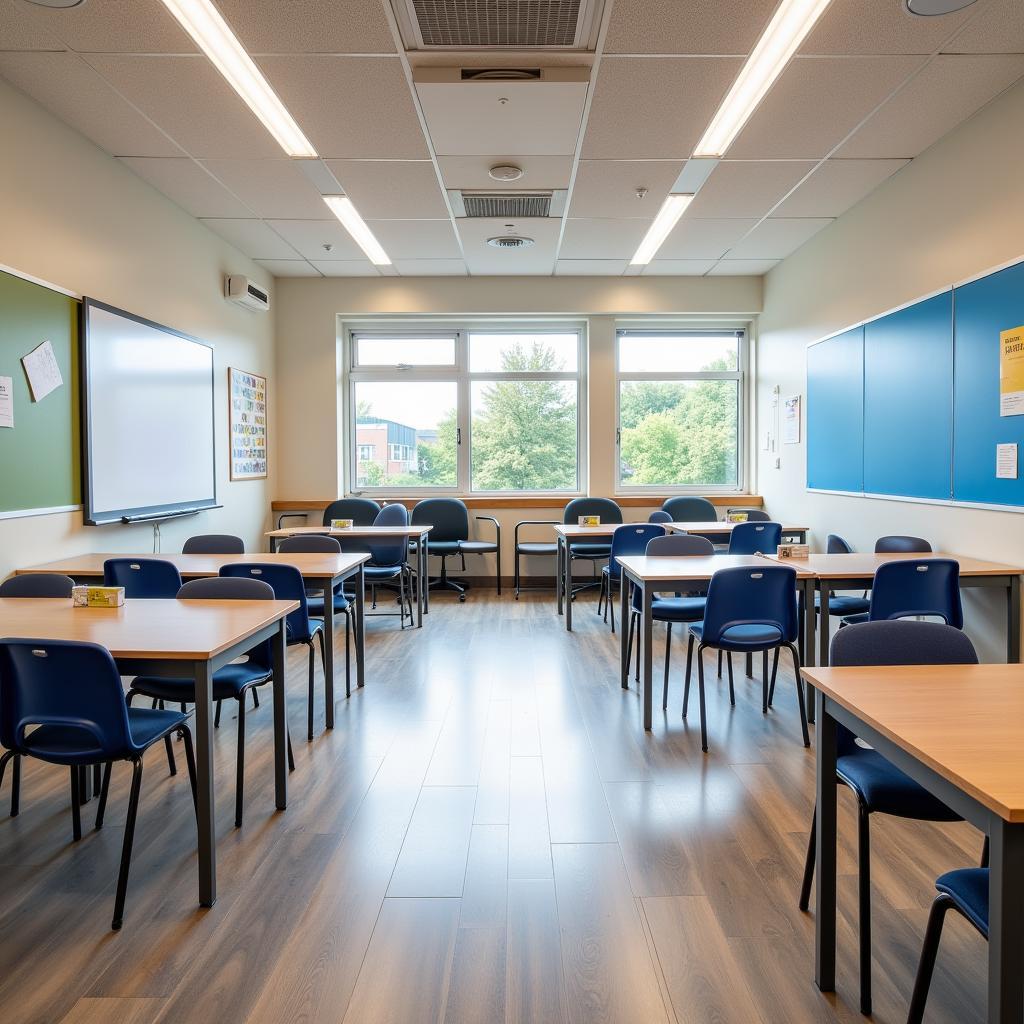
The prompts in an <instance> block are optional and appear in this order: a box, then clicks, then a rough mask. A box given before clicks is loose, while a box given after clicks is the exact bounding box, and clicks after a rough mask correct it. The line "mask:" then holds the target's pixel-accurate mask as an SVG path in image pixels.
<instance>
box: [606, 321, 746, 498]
mask: <svg viewBox="0 0 1024 1024" xmlns="http://www.w3.org/2000/svg"><path fill="white" fill-rule="evenodd" d="M687 334H689V335H694V336H696V337H702V338H714V337H719V338H733V337H734V338H736V366H737V369H735V370H722V371H706V372H704V371H696V370H693V371H685V370H667V371H664V372H659V371H654V370H642V371H639V370H623V369H621V367H620V365H619V359H620V355H621V349H620V344H619V341H620V338H622V337H623V336H624V335H625V336H628V335H634V336H641V337H658V336H663V337H679V336H680V335H687ZM614 344H615V360H614V362H615V381H614V387H615V467H614V471H613V472H614V481H613V483H614V493H615V494H616V495H621V496H623V497H629V496H633V497H640V496H644V495H663V494H667V495H677V494H684V495H685V494H699V495H705V494H744V493H746V485H747V467H748V465H749V459H750V453H749V451H748V448H749V440H750V439H749V437H748V436H747V429H748V428H747V414H748V407H747V403H748V400H749V399H748V387H749V377H750V373H749V366H750V331H749V330H748V328H747V326H746V325H742V326H741V325H735V326H734V325H732V324H715V325H708V326H702V325H700V324H693V323H687V324H670V323H668V324H667V323H663V322H659V323H656V324H651V325H645V324H644V323H642V322H640V323H636V322H632V323H620V324H617V325H616V328H615V342H614ZM701 380H735V381H736V382H737V386H736V483H735V485H734V486H726V487H723V486H713V485H710V484H629V483H627V482H625V481H623V479H622V384H623V383H625V382H629V381H654V382H658V381H665V382H670V383H671V382H678V381H684V382H685V381H701Z"/></svg>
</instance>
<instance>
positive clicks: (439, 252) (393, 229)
mask: <svg viewBox="0 0 1024 1024" xmlns="http://www.w3.org/2000/svg"><path fill="white" fill-rule="evenodd" d="M367 223H368V224H369V226H370V230H371V231H372V232H373V233H374V234H375V235H376V236H377V241H378V242H380V244H381V245H382V246H384V251H385V252H386V253H387V254H388V256H390V257H391V259H393V260H395V259H399V260H429V259H439V260H442V259H444V260H447V259H459V258H461V256H462V254H461V252H460V251H459V243H458V241H457V240H456V238H455V232H454V231H453V230H452V222H451V221H450V220H371V221H367Z"/></svg>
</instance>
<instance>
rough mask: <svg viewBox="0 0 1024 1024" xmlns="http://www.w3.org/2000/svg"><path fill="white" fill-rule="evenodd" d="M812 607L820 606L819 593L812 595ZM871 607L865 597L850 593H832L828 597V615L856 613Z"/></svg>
mask: <svg viewBox="0 0 1024 1024" xmlns="http://www.w3.org/2000/svg"><path fill="white" fill-rule="evenodd" d="M814 607H815V608H820V607H821V594H815V595H814ZM870 607H871V601H870V600H869V599H868V598H866V597H855V596H854V595H852V594H833V595H832V596H831V597H830V598H829V599H828V613H829V615H858V614H860V613H862V612H866V611H867V610H868V609H869V608H870Z"/></svg>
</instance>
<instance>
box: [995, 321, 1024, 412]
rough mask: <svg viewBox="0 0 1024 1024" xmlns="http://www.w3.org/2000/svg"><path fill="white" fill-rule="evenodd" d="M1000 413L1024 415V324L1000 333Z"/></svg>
mask: <svg viewBox="0 0 1024 1024" xmlns="http://www.w3.org/2000/svg"><path fill="white" fill-rule="evenodd" d="M999 415H1000V416H1024V326H1021V327H1013V328H1011V329H1010V330H1008V331H1000V333H999Z"/></svg>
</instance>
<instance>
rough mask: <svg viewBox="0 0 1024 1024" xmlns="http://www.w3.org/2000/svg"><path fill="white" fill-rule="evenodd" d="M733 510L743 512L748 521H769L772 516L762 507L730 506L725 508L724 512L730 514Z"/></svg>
mask: <svg viewBox="0 0 1024 1024" xmlns="http://www.w3.org/2000/svg"><path fill="white" fill-rule="evenodd" d="M733 512H742V513H744V514H745V515H746V517H747V522H748V523H770V522H771V521H772V517H771V516H770V515H768V513H767V512H765V510H764V509H763V508H730V509H726V511H725V514H726V515H727V516H730V515H732V514H733Z"/></svg>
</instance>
